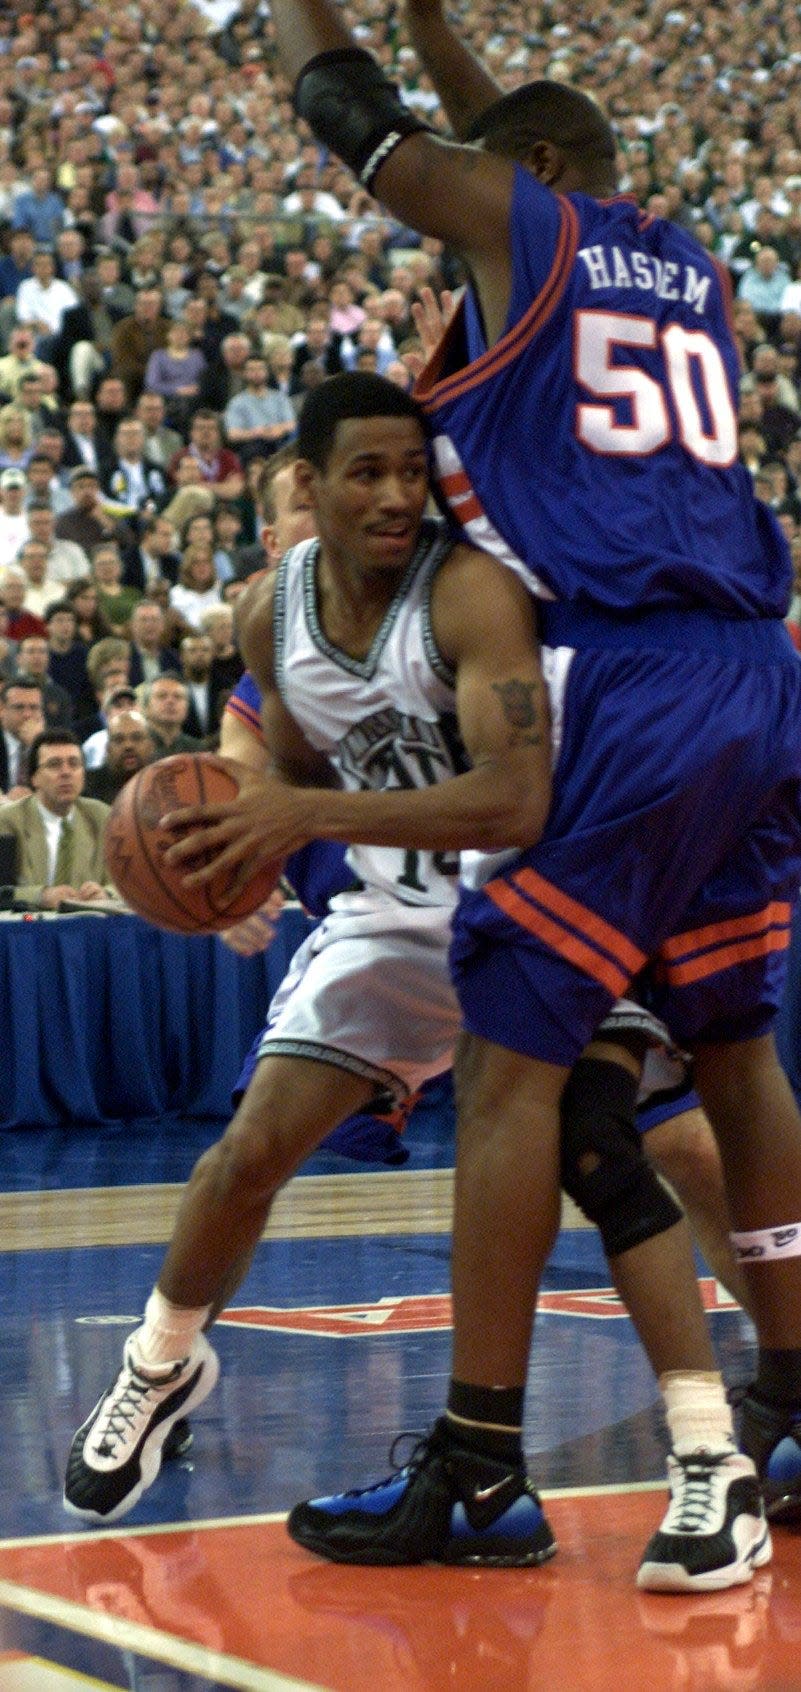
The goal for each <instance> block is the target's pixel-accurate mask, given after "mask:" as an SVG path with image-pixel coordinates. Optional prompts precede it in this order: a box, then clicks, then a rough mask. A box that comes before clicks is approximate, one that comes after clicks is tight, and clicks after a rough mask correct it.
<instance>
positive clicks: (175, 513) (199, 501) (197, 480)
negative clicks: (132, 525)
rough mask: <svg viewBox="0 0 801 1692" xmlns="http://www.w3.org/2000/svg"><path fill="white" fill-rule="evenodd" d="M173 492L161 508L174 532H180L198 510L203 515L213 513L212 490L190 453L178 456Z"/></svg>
mask: <svg viewBox="0 0 801 1692" xmlns="http://www.w3.org/2000/svg"><path fill="white" fill-rule="evenodd" d="M174 475H175V493H174V494H173V496H172V498H171V499H169V500H168V501H167V504H166V505H165V506H164V507H163V509H162V516H163V517H164V518H165V519H166V521H167V522H168V523H169V525H170V528H171V529H172V530H173V531H174V533H175V534H180V532H181V530H182V529H183V527H184V524H185V523H187V522H188V521H189V518H190V517H194V516H196V515H197V513H198V512H203V513H204V515H205V516H207V517H210V516H212V515H213V513H214V510H215V507H216V503H217V502H216V499H215V496H214V491H213V489H212V488H211V487H209V484H208V483H207V482H205V481H204V480H203V471H202V469H201V467H200V465H199V464H198V462H197V459H196V458H193V457H192V456H191V454H189V453H186V454H183V455H180V454H179V456H178V458H177V460H176V463H175V468H174Z"/></svg>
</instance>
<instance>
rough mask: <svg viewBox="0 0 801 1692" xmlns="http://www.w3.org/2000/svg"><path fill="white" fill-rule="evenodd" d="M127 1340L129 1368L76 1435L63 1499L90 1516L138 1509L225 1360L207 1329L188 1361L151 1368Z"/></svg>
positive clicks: (106, 1518)
mask: <svg viewBox="0 0 801 1692" xmlns="http://www.w3.org/2000/svg"><path fill="white" fill-rule="evenodd" d="M135 1337H136V1336H135V1335H132V1336H131V1339H129V1340H128V1342H127V1344H126V1347H125V1352H124V1356H123V1364H122V1368H121V1370H120V1372H119V1374H118V1375H117V1378H116V1380H115V1381H113V1382H112V1384H111V1386H110V1387H109V1389H108V1392H105V1393H104V1394H103V1397H102V1398H101V1400H100V1403H99V1404H98V1405H97V1406H96V1407H95V1409H94V1410H93V1411H92V1414H91V1416H90V1417H89V1418H88V1420H87V1421H86V1422H84V1424H83V1427H81V1428H79V1429H78V1432H77V1433H76V1435H75V1438H74V1440H73V1442H72V1447H71V1450H70V1454H69V1459H68V1462H67V1475H66V1480H65V1483H64V1505H65V1508H66V1509H67V1510H69V1512H70V1514H71V1515H73V1516H82V1517H83V1518H84V1520H85V1521H90V1522H114V1521H117V1519H118V1518H119V1517H120V1516H124V1515H125V1514H126V1513H127V1512H128V1510H132V1509H133V1507H134V1505H135V1504H136V1503H138V1501H139V1499H140V1498H141V1496H142V1493H143V1492H144V1491H145V1489H146V1488H147V1487H148V1486H151V1485H152V1483H153V1481H154V1480H155V1479H156V1476H157V1474H158V1472H159V1469H160V1468H161V1463H162V1455H163V1447H164V1444H165V1441H166V1440H167V1438H168V1436H169V1434H170V1430H171V1429H172V1428H173V1427H174V1426H175V1424H176V1423H177V1422H179V1421H180V1420H181V1419H183V1418H184V1417H186V1416H187V1415H188V1414H189V1411H190V1410H194V1409H196V1407H197V1405H198V1404H202V1403H203V1400H204V1398H208V1395H209V1393H210V1392H211V1390H212V1387H213V1386H214V1384H215V1382H216V1380H217V1376H218V1374H219V1369H220V1365H219V1363H218V1360H217V1354H216V1352H214V1351H212V1348H211V1346H210V1345H209V1343H208V1341H207V1340H206V1339H205V1338H204V1336H203V1335H202V1334H200V1335H199V1336H198V1338H197V1339H196V1341H195V1344H194V1346H193V1347H192V1351H191V1353H190V1355H189V1357H187V1358H186V1359H185V1361H184V1362H183V1363H175V1364H174V1365H173V1366H172V1367H171V1368H170V1369H169V1370H159V1371H153V1372H147V1371H145V1370H144V1369H143V1368H142V1367H141V1365H140V1364H139V1363H137V1362H136V1361H135V1349H134V1347H133V1346H132V1340H135Z"/></svg>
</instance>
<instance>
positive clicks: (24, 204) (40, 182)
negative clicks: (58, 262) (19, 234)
mask: <svg viewBox="0 0 801 1692" xmlns="http://www.w3.org/2000/svg"><path fill="white" fill-rule="evenodd" d="M13 222H14V227H15V228H16V229H26V230H27V231H28V233H29V234H30V235H31V236H32V237H33V240H34V241H35V242H36V244H37V246H38V247H40V248H41V247H46V248H48V249H49V248H51V247H52V244H53V243H54V242H55V239H56V236H57V235H58V233H59V230H60V229H63V227H64V201H63V200H62V198H61V195H60V194H58V193H57V192H56V190H55V188H54V187H53V178H52V176H51V173H50V171H49V170H48V169H47V166H46V165H39V166H37V168H36V170H34V171H32V172H31V186H30V188H29V189H28V190H27V191H26V192H25V193H23V194H20V195H19V198H18V199H17V202H16V205H15V207H14V218H13ZM34 269H35V265H34Z"/></svg>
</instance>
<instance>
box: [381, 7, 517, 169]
mask: <svg viewBox="0 0 801 1692" xmlns="http://www.w3.org/2000/svg"><path fill="white" fill-rule="evenodd" d="M402 10H403V16H404V20H405V23H406V28H407V30H408V32H409V38H410V40H411V42H412V44H413V46H414V48H415V51H416V52H417V55H418V58H419V59H420V61H421V63H422V65H423V68H424V69H425V70H426V71H428V74H429V76H430V77H431V81H432V82H433V84H434V87H435V88H436V90H437V93H438V95H439V97H440V100H441V101H442V104H443V107H444V109H445V112H446V114H447V117H448V120H449V122H450V124H451V127H452V129H453V132H454V135H456V136H457V138H458V139H459V140H460V141H467V140H469V137H470V130H471V127H472V125H473V123H474V122H475V119H476V118H477V117H480V115H481V113H482V112H484V111H486V109H487V107H488V106H491V105H493V104H494V102H495V101H496V100H497V99H499V98H500V96H501V94H502V93H503V89H502V88H501V86H500V83H497V82H496V81H495V78H494V77H493V76H491V75H490V73H489V71H488V70H487V69H486V68H485V66H484V65H482V63H481V61H480V60H479V59H477V58H476V56H475V53H472V52H471V51H470V48H469V47H468V46H467V45H466V43H465V42H464V41H462V40H461V38H460V37H459V36H458V35H457V34H456V31H455V29H452V28H451V25H450V23H449V22H448V19H447V17H446V16H445V12H444V9H443V6H442V0H404V4H403V8H402Z"/></svg>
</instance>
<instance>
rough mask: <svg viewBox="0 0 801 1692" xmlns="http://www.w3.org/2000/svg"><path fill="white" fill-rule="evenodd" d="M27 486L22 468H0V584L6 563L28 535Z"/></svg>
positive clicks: (13, 557)
mask: <svg viewBox="0 0 801 1692" xmlns="http://www.w3.org/2000/svg"><path fill="white" fill-rule="evenodd" d="M27 488H28V481H27V477H26V475H25V472H24V470H0V586H2V580H3V571H4V570H5V567H6V565H8V564H10V563H12V561H13V560H14V559H15V558H16V556H17V553H18V552H19V549H20V547H21V546H22V544H23V542H24V541H26V540H27V539H28V537H29V535H30V527H29V524H28V516H27V512H26V510H25V495H26V492H27Z"/></svg>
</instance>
